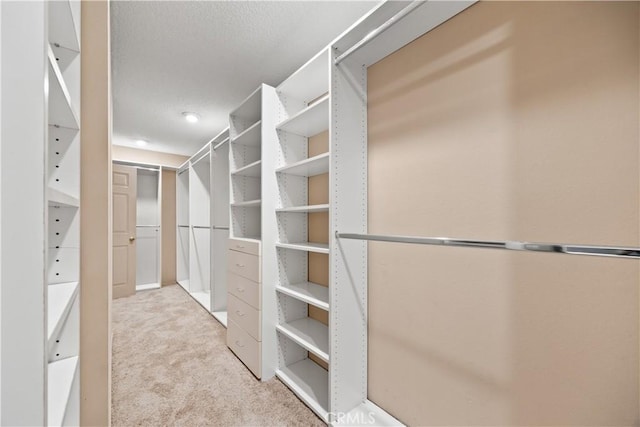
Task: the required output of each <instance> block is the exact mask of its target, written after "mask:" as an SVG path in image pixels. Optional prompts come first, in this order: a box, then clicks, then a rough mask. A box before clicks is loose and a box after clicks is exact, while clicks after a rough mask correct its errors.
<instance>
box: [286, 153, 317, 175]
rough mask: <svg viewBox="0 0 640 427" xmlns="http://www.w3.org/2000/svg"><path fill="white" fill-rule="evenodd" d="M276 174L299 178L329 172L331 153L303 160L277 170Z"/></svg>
mask: <svg viewBox="0 0 640 427" xmlns="http://www.w3.org/2000/svg"><path fill="white" fill-rule="evenodd" d="M276 172H279V173H286V174H289V175H297V176H307V177H309V176H316V175H321V174H323V173H327V172H329V153H322V154H320V155H318V156H315V157H310V158H308V159H304V160H301V161H299V162H296V163H293V164H291V165H287V166H283V167H281V168H278V169H276Z"/></svg>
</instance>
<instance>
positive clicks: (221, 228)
mask: <svg viewBox="0 0 640 427" xmlns="http://www.w3.org/2000/svg"><path fill="white" fill-rule="evenodd" d="M212 228H213V229H214V230H228V229H229V227H218V226H217V225H214V226H213V227H212Z"/></svg>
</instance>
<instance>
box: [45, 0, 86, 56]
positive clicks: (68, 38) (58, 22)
mask: <svg viewBox="0 0 640 427" xmlns="http://www.w3.org/2000/svg"><path fill="white" fill-rule="evenodd" d="M48 23H49V34H48V36H49V42H50V43H57V44H59V45H60V46H63V47H65V48H67V49H69V50H72V51H76V52H79V51H80V35H79V34H78V32H77V31H76V25H75V19H74V16H73V12H72V10H71V2H70V1H68V0H65V1H52V2H49V20H48Z"/></svg>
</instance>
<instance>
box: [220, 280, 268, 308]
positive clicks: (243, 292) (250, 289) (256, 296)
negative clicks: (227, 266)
mask: <svg viewBox="0 0 640 427" xmlns="http://www.w3.org/2000/svg"><path fill="white" fill-rule="evenodd" d="M227 290H228V291H229V293H231V294H233V295H234V296H236V297H238V298H239V299H241V300H242V301H244V302H246V303H247V304H249V305H250V306H252V307H253V308H256V309H258V310H260V284H259V283H257V282H254V281H253V280H249V279H247V278H245V277H242V276H238V275H237V274H233V273H229V274H228V275H227Z"/></svg>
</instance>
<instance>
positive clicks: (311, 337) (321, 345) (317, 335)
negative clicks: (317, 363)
mask: <svg viewBox="0 0 640 427" xmlns="http://www.w3.org/2000/svg"><path fill="white" fill-rule="evenodd" d="M276 328H277V330H278V332H280V333H282V334H285V335H286V336H287V337H288V338H289V339H291V340H292V341H293V342H295V343H296V344H298V345H299V346H300V347H303V348H305V349H306V350H308V351H310V352H311V353H313V354H315V355H316V356H318V357H319V358H320V359H322V360H324V361H325V362H327V363H329V328H328V327H327V325H324V324H322V323H320V322H318V321H317V320H314V319H312V318H310V317H303V318H302V319H298V320H293V321H291V322H287V323H283V324H280V325H278V326H277V327H276Z"/></svg>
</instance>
